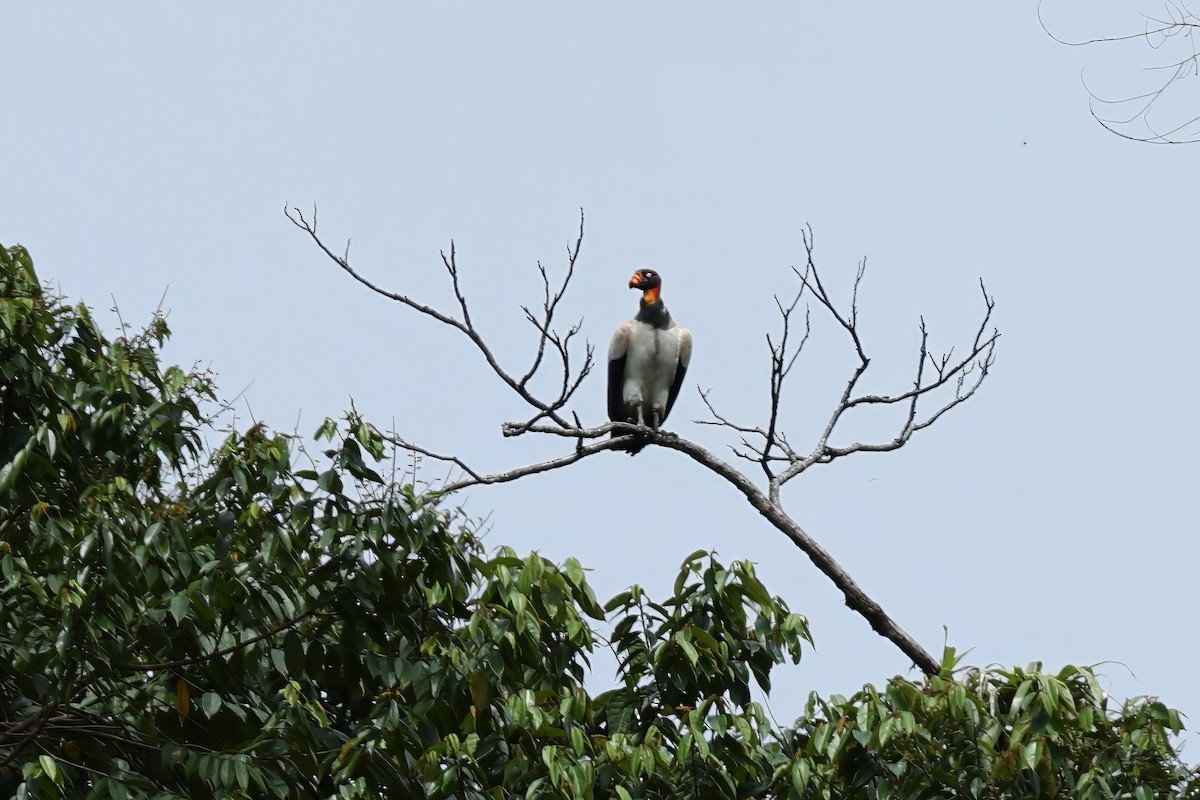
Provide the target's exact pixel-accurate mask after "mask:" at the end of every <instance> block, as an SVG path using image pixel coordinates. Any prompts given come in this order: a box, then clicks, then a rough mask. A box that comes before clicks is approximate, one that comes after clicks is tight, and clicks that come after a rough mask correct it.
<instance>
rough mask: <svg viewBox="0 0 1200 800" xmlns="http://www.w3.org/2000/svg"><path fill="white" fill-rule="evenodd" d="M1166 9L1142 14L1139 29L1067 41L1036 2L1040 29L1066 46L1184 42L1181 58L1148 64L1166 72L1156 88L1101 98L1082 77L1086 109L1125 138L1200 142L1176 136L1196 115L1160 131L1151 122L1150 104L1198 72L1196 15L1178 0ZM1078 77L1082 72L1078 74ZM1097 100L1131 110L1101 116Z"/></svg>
mask: <svg viewBox="0 0 1200 800" xmlns="http://www.w3.org/2000/svg"><path fill="white" fill-rule="evenodd" d="M1164 9H1165V10H1166V17H1165V18H1156V17H1151V16H1144V17H1143V18H1144V19H1145V23H1144V27H1143V30H1142V31H1141V32H1140V33H1131V34H1123V35H1118V36H1097V37H1092V38H1089V39H1082V40H1076V41H1070V40H1067V39H1065V38H1062V37H1060V36H1057V35H1055V34H1054V33H1051V31H1050V29H1049V27H1048V26H1047V25H1046V22H1045V20H1043V19H1042V7H1041V3H1040V2H1039V3H1038V22H1039V23H1040V24H1041V26H1042V30H1043V31H1045V33H1046V35H1047V36H1049V37H1050V38H1051V39H1053V40H1054V41H1056V42H1058V43H1059V44H1062V45H1066V46H1068V47H1083V46H1087V45H1098V44H1108V45H1112V44H1117V43H1121V42H1129V41H1133V40H1135V39H1140V40H1143V41H1144V42H1145V43H1146V45H1147V46H1148V47H1150V49H1151V50H1159V49H1161V48H1164V47H1165V46H1166V45H1167V44H1168V42H1171V41H1172V40H1176V39H1182V40H1183V41H1185V42H1186V43H1187V50H1185V51H1184V52H1185V53H1187V54H1186V55H1185V56H1184V57H1183V58H1180V59H1177V60H1173V61H1168V62H1167V63H1165V64H1159V65H1156V66H1151V67H1149V68H1148V71H1151V72H1154V71H1160V72H1164V73H1168V77H1167V78H1166V79H1165V80H1164V81H1163V82H1162V83H1161V84H1159V85H1158V87H1157V88H1156V89H1154V90H1153V91H1150V92H1144V93H1142V94H1135V95H1132V96H1129V97H1122V98H1118V99H1110V98H1103V97H1101V96H1100V95H1099V94H1097V93H1096V92H1095V91H1093V90H1092V88H1091V87H1089V86H1088V84H1087V81H1086V80H1085V81H1083V86H1084V90H1085V91H1086V92H1087V94H1088V97H1089V108H1088V110H1089V112H1090V113H1091V115H1092V117H1093V118H1094V119H1095V120H1096V121H1097V122H1098V123H1099V124H1100V125H1101V127H1103V128H1104V129H1105V130H1107V131H1109V132H1110V133H1113V134H1115V135H1117V136H1119V137H1121V138H1122V139H1128V140H1130V141H1135V142H1143V143H1146V144H1191V143H1195V142H1200V135H1195V134H1194V133H1193V134H1188V135H1187V136H1177V134H1179V133H1180V132H1182V131H1184V130H1185V129H1188V128H1192V127H1193V126H1195V125H1197V123H1200V116H1191V117H1190V118H1188V119H1187V120H1186V121H1184V122H1182V123H1178V124H1172V125H1170V126H1168V127H1166V129H1165V130H1161V131H1160V129H1159V128H1160V126H1158V125H1156V124H1154V123H1152V122H1151V119H1150V112H1151V109H1152V107H1153V106H1154V105H1155V104H1156V103H1157V102H1158V101H1159V100H1160V99H1161V98H1162V97H1163V96H1165V95H1166V94H1167V93H1168V90H1170V89H1171V87H1172V86H1174V85H1175V84H1177V83H1179V82H1180V81H1182V80H1183V79H1184V78H1187V77H1188V76H1193V77H1194V76H1197V75H1200V48H1198V47H1197V44H1196V37H1195V36H1194V35H1193V33H1194V32H1195V29H1197V28H1200V17H1198V16H1197V15H1196V14H1195V13H1194V12H1193V11H1192V10H1191V9H1189V8H1188V7H1187V5H1186V4H1185V3H1182V2H1168V3H1165V4H1164ZM1081 77H1082V76H1081ZM1097 104H1099V105H1101V106H1106V107H1110V108H1113V109H1119V108H1132V113H1131V114H1130V115H1129V116H1127V117H1125V118H1117V117H1107V116H1102V115H1101V114H1100V113H1098V112H1097V109H1096V106H1097ZM1139 122H1140V124H1141V125H1142V126H1143V127H1144V128H1145V129H1146V130H1147V131H1148V132H1149V135H1144V136H1143V135H1132V134H1130V133H1126V132H1125V131H1123V130H1121V128H1123V127H1126V126H1130V125H1134V124H1135V123H1139Z"/></svg>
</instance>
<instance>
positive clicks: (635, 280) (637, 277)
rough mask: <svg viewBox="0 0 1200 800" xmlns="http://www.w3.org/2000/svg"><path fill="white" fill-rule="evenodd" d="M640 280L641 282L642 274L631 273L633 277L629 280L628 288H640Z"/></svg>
mask: <svg viewBox="0 0 1200 800" xmlns="http://www.w3.org/2000/svg"><path fill="white" fill-rule="evenodd" d="M642 280H643V278H642V273H640V272H635V273H633V277H632V278H630V279H629V288H630V289H637V288H640V287H641V285H642Z"/></svg>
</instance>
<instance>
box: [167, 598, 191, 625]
mask: <svg viewBox="0 0 1200 800" xmlns="http://www.w3.org/2000/svg"><path fill="white" fill-rule="evenodd" d="M190 605H191V598H190V597H188V594H187V592H179V593H177V594H176V595H175V596H174V597H172V598H171V605H170V612H171V616H172V617H174V618H175V622H176V624H178V623H180V622H183V621H184V619H186V618H187V614H188V608H189V606H190Z"/></svg>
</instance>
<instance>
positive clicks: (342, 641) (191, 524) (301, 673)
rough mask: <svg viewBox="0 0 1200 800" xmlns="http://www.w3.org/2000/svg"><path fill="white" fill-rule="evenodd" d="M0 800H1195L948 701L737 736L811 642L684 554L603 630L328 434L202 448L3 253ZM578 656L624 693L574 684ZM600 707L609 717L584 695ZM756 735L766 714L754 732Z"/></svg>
mask: <svg viewBox="0 0 1200 800" xmlns="http://www.w3.org/2000/svg"><path fill="white" fill-rule="evenodd" d="M0 289H2V291H0V400H2V403H3V405H2V410H0V414H2V416H3V419H2V422H3V425H2V426H0V794H3V795H5V796H10V795H11V796H17V797H64V796H65V797H112V798H125V797H164V798H167V797H196V798H200V797H205V798H207V797H280V798H318V797H322V798H323V797H341V798H357V797H362V798H375V797H428V798H452V797H453V798H473V799H480V798H496V799H497V800H498V799H499V798H510V797H512V798H515V797H525V798H593V797H597V798H621V800H632V798H750V797H755V798H768V797H770V798H817V797H821V798H935V797H977V798H987V797H1078V798H1104V797H1133V798H1138V800H1143V799H1145V800H1149V798H1153V797H1172V796H1194V795H1195V794H1196V792H1197V786H1198V784H1197V781H1196V778H1195V775H1194V773H1193V771H1192V770H1191V769H1189V768H1188V767H1187V765H1185V764H1184V762H1183V761H1182V759H1181V758H1180V755H1179V753H1178V752H1177V749H1176V739H1175V735H1176V734H1177V733H1178V732H1179V731H1180V730H1181V729H1182V724H1181V720H1180V715H1179V713H1178V712H1176V711H1174V710H1173V709H1171V708H1169V707H1167V706H1166V705H1164V704H1163V703H1162V702H1160V701H1158V700H1157V699H1154V698H1135V699H1132V700H1129V701H1127V702H1125V703H1123V704H1121V706H1120V707H1119V708H1118V707H1116V704H1113V707H1109V703H1108V700H1107V698H1106V696H1105V694H1104V692H1103V690H1102V689H1101V687H1100V685H1099V683H1098V682H1097V679H1096V676H1095V674H1094V672H1093V671H1092V670H1091V669H1089V668H1086V667H1074V666H1067V667H1064V668H1062V669H1061V670H1059V671H1057V672H1046V671H1043V670H1042V668H1041V666H1040V665H1038V664H1034V665H1030V666H1029V667H1027V668H1023V669H1021V668H1013V669H999V668H991V669H983V670H981V669H974V668H967V667H965V666H964V665H962V664H961V663H960V660H959V659H958V657H957V656H956V654H955V653H954V651H953V649H950V648H948V649H947V651H946V653H945V654H944V657H943V661H942V665H941V672H940V673H939V674H937V675H933V676H927V677H926V676H923V677H921V678H920V679H918V680H915V681H914V680H909V679H906V678H903V677H894V678H891V679H890V680H883V681H881V685H880V686H879V687H878V688H876V687H875V686H865V687H863V688H862V690H861V691H859V692H857V693H855V694H854V695H853V696H851V697H841V696H833V697H819V696H817V695H813V696H811V697H810V699H809V701H808V703H807V704H806V706H805V707H804V708H803V709H794V710H791V713H796V714H798V717H797V718H796V719H795V720H794V721H790V722H781V721H777V720H776V719H775V718H774V717H773V716H772V715H771V714H770V713H768V711H767V709H766V707H765V706H764V705H763V703H764V701H765V699H766V697H767V695H768V693H769V691H770V687H771V676H772V674H773V671H774V670H775V669H778V668H781V667H784V668H785V665H786V664H788V663H793V664H794V663H796V662H798V661H799V660H800V658H801V656H802V654H807V653H808V649H807V645H809V644H811V641H812V640H811V638H810V631H809V626H808V622H807V620H806V619H805V618H804V617H802V616H800V615H798V614H796V613H794V612H792V611H791V610H790V609H789V608H788V606H787V604H786V603H785V602H784V601H783V600H782V599H781V598H779V597H777V596H774V595H772V594H771V593H770V592H769V591H768V589H767V588H766V587H764V586H763V585H762V583H761V582H760V581H759V580H758V578H757V577H756V575H755V571H754V567H753V565H752V564H750V563H748V562H745V561H733V562H731V563H728V564H726V563H723V562H721V561H719V560H718V559H717V557H716V556H715V554H712V553H707V552H704V551H699V552H696V553H693V554H691V555H689V556H687V557H686V558H684V559H683V562H682V566H681V567H680V569H679V573H678V578H677V580H676V581H675V584H674V587H673V591H672V593H671V595H670V596H669V597H664V598H658V599H655V598H652V597H650V596H649V595H648V594H647V593H646V592H645V591H643V590H642V589H640V588H639V587H636V586H633V587H630V588H629V589H628V590H627V591H624V592H622V593H620V594H619V595H617V596H616V597H614V598H611V599H610V600H608V601H607V602H606V603H603V604H601V603H600V602H599V601H598V600H597V599H596V598H595V597H594V595H593V593H592V590H591V588H590V587H589V585H588V582H587V577H586V571H585V569H584V567H583V566H582V565H581V564H580V563H579V562H578V561H576V560H573V559H568V560H567V561H566V562H564V563H562V564H557V563H554V562H551V561H549V560H547V559H545V558H543V557H541V556H539V555H537V554H536V553H535V554H530V555H521V554H518V553H516V552H514V551H512V550H511V549H509V548H505V547H500V548H497V549H495V550H493V551H490V552H489V551H486V550H485V549H484V547H483V546H482V545H481V543H480V541H479V539H478V538H477V536H476V534H475V530H474V528H473V526H472V524H471V522H470V520H468V519H466V518H464V517H463V516H462V515H461V513H459V512H457V511H456V510H454V508H453V506H452V504H451V497H452V496H446V495H444V494H438V493H433V492H428V491H422V490H421V488H420V487H419V486H415V485H413V484H412V483H405V482H404V481H403V480H397V475H396V473H395V471H394V470H393V469H390V468H389V466H388V465H390V464H393V463H394V461H393V459H394V458H395V457H396V454H395V453H393V452H392V451H391V448H390V446H389V445H388V443H387V441H386V439H385V437H384V436H382V435H381V434H380V432H379V431H378V430H377V429H376V428H375V427H374V426H372V425H371V424H370V423H369V422H367V421H365V420H363V419H361V418H360V417H359V416H358V415H357V414H355V413H349V414H347V415H345V416H344V417H343V418H341V419H340V420H332V419H331V420H327V421H326V422H325V423H324V424H323V425H322V426H321V427H320V429H319V430H318V431H317V434H316V436H315V437H314V439H313V440H312V441H310V442H306V441H305V440H304V439H303V438H302V437H299V436H296V435H289V434H283V433H277V432H273V431H271V430H270V429H268V428H267V427H266V426H264V425H254V426H252V427H250V428H248V429H246V430H232V431H223V432H220V433H218V430H217V428H216V427H215V425H216V423H215V421H214V418H213V414H214V413H216V412H217V411H218V410H219V404H218V403H217V402H216V398H217V391H216V388H215V387H214V385H213V383H212V381H211V379H210V376H208V375H207V374H205V373H203V372H200V371H196V370H185V369H180V368H179V367H174V366H164V365H163V364H162V363H161V360H160V348H161V345H162V343H163V341H164V340H165V339H166V337H167V336H168V335H169V330H168V327H167V325H166V322H165V320H164V319H162V318H161V317H155V318H154V319H153V320H152V321H151V322H150V324H149V325H148V326H147V327H146V328H145V329H144V330H140V331H132V330H122V331H121V332H120V335H118V336H116V337H114V338H109V337H107V336H106V335H105V334H104V333H103V331H102V330H101V328H100V326H99V325H98V324H97V323H96V321H95V320H94V319H93V317H92V314H91V313H90V311H89V310H88V309H87V307H86V306H83V305H77V306H71V305H69V304H67V303H66V302H65V301H64V300H63V299H62V298H59V297H55V296H53V295H52V294H51V293H49V292H48V291H47V290H46V289H45V288H44V287H43V286H42V285H41V283H40V282H39V279H38V277H37V275H36V273H35V271H34V268H33V264H32V261H31V259H30V257H29V254H28V253H27V252H26V251H25V250H24V249H23V248H21V247H19V246H18V247H10V248H0ZM600 648H605V649H610V650H611V651H612V652H613V653H614V654H615V655H616V657H617V662H618V665H619V667H618V673H617V675H616V677H615V680H613V681H611V684H612V685H611V686H607V684H608V683H609V681H608V680H607V676H602V675H592V674H590V672H589V663H590V662H589V659H590V657H591V656H592V655H593V654H594V653H596V652H597V651H598V650H599V649H600ZM606 687H607V688H606ZM776 710H777V711H778V709H776Z"/></svg>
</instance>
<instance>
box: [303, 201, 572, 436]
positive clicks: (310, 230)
mask: <svg viewBox="0 0 1200 800" xmlns="http://www.w3.org/2000/svg"><path fill="white" fill-rule="evenodd" d="M283 211H284V215H285V216H286V217H287V218H288V219H289V220H290V221H291V222H292V224H293V225H295V226H296V227H297V228H299V229H300V230H302V231H304V232H305V233H307V234H308V235H309V237H310V238H311V239H312V240H313V242H314V243H315V244H316V245H317V247H319V248H320V249H321V251H322V252H323V253H325V255H326V256H328V257H329V258H330V259H331V260H332V261H333V262H334V263H335V264H337V265H338V266H339V267H340V268H341V269H342V270H343V271H344V272H345V273H346V274H347V275H349V276H350V277H352V278H354V280H356V281H358V282H359V283H361V284H362V285H363V286H365V287H367V288H368V289H370V290H371V291H372V292H374V293H375V294H377V295H379V296H381V297H386V298H387V299H389V300H393V301H395V302H397V303H402V304H404V305H406V306H408V307H409V308H411V309H413V310H414V311H418V312H420V313H421V314H424V315H426V316H429V317H432V318H433V319H435V320H437V321H438V322H441V323H443V324H444V325H449V326H450V327H452V328H455V329H456V330H458V331H460V332H462V333H463V334H464V335H466V336H467V338H469V339H470V340H471V341H472V342H473V343H474V344H475V347H476V348H477V349H478V350H479V352H480V353H481V354H482V355H483V357H484V360H486V361H487V363H488V366H489V367H491V369H492V372H494V373H495V374H496V376H497V377H499V378H500V380H502V381H503V382H504V383H505V384H507V385H508V386H509V387H510V388H511V389H512V390H513V391H515V392H516V393H517V394H518V395H519V396H520V397H521V399H522V400H524V401H525V402H526V403H528V404H529V405H531V406H533V407H534V408H535V409H537V410H538V411H539V412H542V413H541V414H540V415H539V418H548V419H551V420H553V421H554V422H556V423H558V424H559V425H562V426H563V427H569V426H570V423H569V422H568V421H567V420H566V419H564V418H563V417H562V416H561V415H560V414H559V413H558V411H559V410H560V409H561V408H562V406H563V405H565V404H566V402H567V400H568V399H569V398H566V397H563V396H560V397H559V398H558V399H557V400H554V401H550V402H547V401H544V400H542V399H540V398H538V397H536V396H534V395H533V393H532V392H530V391H529V390H528V388H527V386H526V381H524V380H521V381H518V380H517V379H515V378H513V377H512V375H510V374H509V373H508V372H507V371H506V370H505V369H504V368H503V367H501V366H500V363H499V361H498V360H497V359H496V356H495V354H494V353H493V352H492V350H491V348H490V347H489V346H488V345H487V342H486V341H484V338H483V336H482V335H481V334H480V333H479V331H478V330H477V329H476V328H475V326H474V324H473V323H472V322H471V314H470V311H469V309H468V307H467V299H466V297H465V296H464V295H463V292H462V289H461V287H460V285H459V280H458V263H457V258H456V252H455V246H454V242H453V241H452V242H451V243H450V252H449V254H447V253H446V252H444V251H443V252H442V253H441V254H440V255H441V258H442V265H443V266H444V267H445V269H446V272H447V274H448V275H449V276H450V284H451V288H452V289H453V291H454V297H455V300H457V302H458V306H459V310H460V312H461V313H462V319H461V320H460V319H456V318H455V317H453V316H451V315H449V314H445V313H443V312H441V311H438V310H437V309H435V308H433V307H431V306H427V305H425V304H423V303H419V302H417V301H416V300H413V299H412V298H410V297H408V296H407V295H403V294H400V293H399V292H392V291H389V290H387V289H384V288H383V287H381V286H379V285H377V284H375V283H374V282H372V281H371V280H369V279H367V278H366V277H364V276H363V275H362V274H360V273H359V272H358V271H357V270H355V269H354V268H353V267H352V266H351V265H350V262H349V260H348V259H347V258H346V257H343V256H339V255H337V254H336V253H334V252H333V251H332V250H331V249H330V248H329V247H328V246H327V245H326V244H325V242H324V241H322V239H321V238H320V236H318V235H317V211H316V206H315V205H314V206H313V215H312V221H311V222H309V220H308V219H307V218H306V217H305V216H304V212H302V211H301V210H300V209H298V208H295V207H292V208H288V207H287V206H286V205H285V206H284V210H283ZM580 220H581V221H580V225H581V226H582V216H581V218H580ZM580 230H581V232H580V236H579V239H577V244H580V243H582V239H583V236H582V227H581V229H580ZM346 252H347V254H348V253H349V250H348V249H347V251H346ZM575 255H576V256H577V255H578V249H576V251H575ZM574 267H575V264H574V261H573V260H572V261H571V263H570V265H569V267H568V273H567V275H566V277H565V278H564V279H563V284H562V287H561V289H560V290H559V292H558V294H557V295H556V297H561V295H562V293H563V292H565V291H566V289H567V285H568V282H569V281H570V279H571V276H572V275H573V274H574ZM557 302H558V301H557V299H555V300H553V301H551V302H549V303H547V309H548V311H547V315H548V316H547V317H546V324H545V326H544V327H545V328H546V330H547V331H548V330H549V321H550V319H551V318H552V316H553V309H554V307H555V306H557ZM542 335H543V336H548V334H547V333H543V334H542ZM591 361H592V351H591V348H590V347H588V348H587V356H586V358H585V361H584V366H583V368H582V369H581V371H580V374H579V375H578V376H576V378H575V380H574V383H575V385H576V386H577V385H578V383H579V382H582V380H583V378H584V377H586V374H587V372H588V371H590V370H591ZM564 366H566V363H565V360H564ZM572 382H573V381H572V377H571V376H570V374H569V373H568V374H567V375H566V376H565V377H564V384H563V385H564V386H569V385H570V384H571V383H572Z"/></svg>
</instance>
